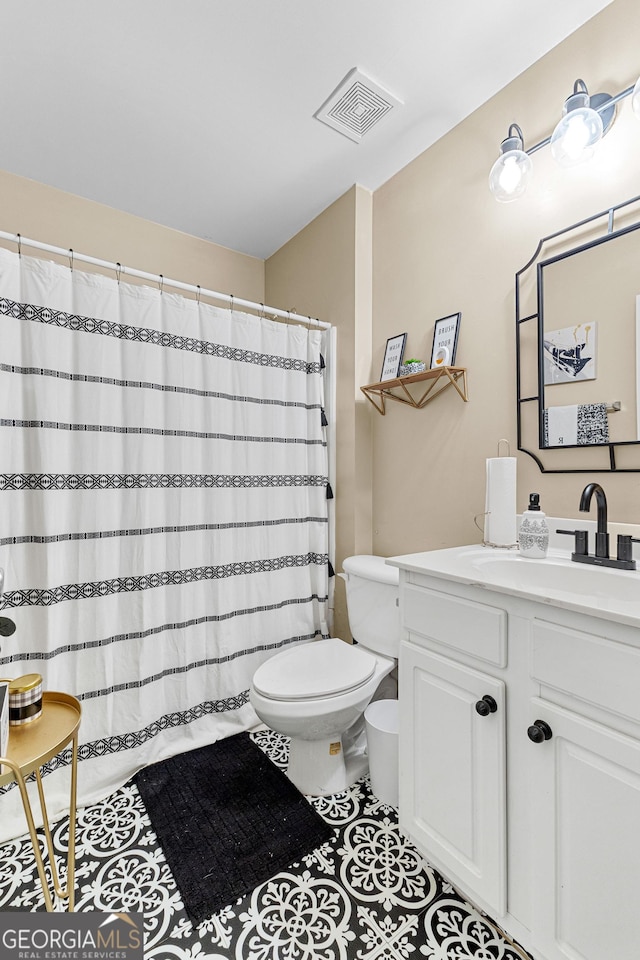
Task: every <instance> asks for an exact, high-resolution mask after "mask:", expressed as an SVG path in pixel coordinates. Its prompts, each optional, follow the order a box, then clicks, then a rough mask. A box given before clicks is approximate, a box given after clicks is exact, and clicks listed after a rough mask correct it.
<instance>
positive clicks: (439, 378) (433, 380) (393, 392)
mask: <svg viewBox="0 0 640 960" xmlns="http://www.w3.org/2000/svg"><path fill="white" fill-rule="evenodd" d="M416 383H425V384H427V386H426V389H425V390H424V391H423V393H422V394H421V395H419V396H416V395H414V394H413V393H412V392H411V391H410V390H409V389H408V388H409V387H410V386H412V385H414V384H416ZM451 386H453V387H455V389H456V391H457V392H458V395H459V396H460V398H461V399H462V400H464V401H465V403H466V402H467V401H468V399H469V398H468V396H467V370H466V367H437V368H435V369H433V370H425V371H423V373H414V374H410V375H409V376H407V377H396V378H395V379H393V380H383V381H381V382H379V383H370V384H368V385H367V386H366V387H360V389H361V390H362V392H363V393H364V395H365V397H366V398H367V400H369V401H370V402H371V403H372V404H373V406H374V407H375V408H376V410H377V411H378V413H380V414H382V416H383V417H384V415H385V413H386V409H385V401H386V400H394V401H396V402H397V403H405V404H407V405H408V406H410V407H415V408H416V409H417V410H421V409H422V408H423V407H424V406H426V405H427V403H429V402H430V401H431V400H433V399H435V397H437V396H438V395H439V394H441V393H442V392H443V390H446V389H447V387H451Z"/></svg>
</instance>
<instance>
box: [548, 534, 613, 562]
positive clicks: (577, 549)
mask: <svg viewBox="0 0 640 960" xmlns="http://www.w3.org/2000/svg"><path fill="white" fill-rule="evenodd" d="M556 533H564V534H566V535H567V536H569V537H575V543H574V548H573V556H578V557H586V555H587V554H588V552H589V531H588V530H556ZM629 546H631V545H629Z"/></svg>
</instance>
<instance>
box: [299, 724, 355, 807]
mask: <svg viewBox="0 0 640 960" xmlns="http://www.w3.org/2000/svg"><path fill="white" fill-rule="evenodd" d="M344 736H345V739H346V735H344ZM368 769H369V758H368V756H367V753H366V748H365V745H364V744H357V745H353V744H351V745H349V747H348V749H346V750H345V747H344V745H343V741H342V738H341V737H340V736H334V737H327V738H326V739H322V740H300V739H298V738H297V737H291V741H290V743H289V766H288V768H287V776H288V777H289V779H290V780H291V782H292V783H293V784H294V785H295V786H296V787H297V788H298V790H299V791H300V793H304V794H306V795H307V796H310V797H327V796H329V795H330V794H332V793H341V792H342V791H343V790H346V789H347V788H348V787H350V786H351V784H352V783H355V781H356V780H359V779H360V777H363V776H364V775H365V773H366V772H367V770H368Z"/></svg>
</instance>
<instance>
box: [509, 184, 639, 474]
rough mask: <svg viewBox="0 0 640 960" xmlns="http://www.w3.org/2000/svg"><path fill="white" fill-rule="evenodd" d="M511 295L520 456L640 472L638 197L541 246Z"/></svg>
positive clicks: (552, 469)
mask: <svg viewBox="0 0 640 960" xmlns="http://www.w3.org/2000/svg"><path fill="white" fill-rule="evenodd" d="M515 286H516V290H515V293H516V360H517V420H518V423H517V427H518V449H519V450H522V451H523V452H524V453H527V454H529V456H531V457H533V459H534V460H535V461H536V463H537V464H538V466H539V468H540V470H541V471H543V472H545V473H587V472H594V471H607V472H610V471H620V472H625V471H627V472H640V387H639V383H640V197H635V198H634V199H633V200H628V201H626V202H625V203H622V204H619V205H617V206H615V207H612V208H610V209H608V210H605V211H603V212H601V213H599V214H596V215H595V216H593V217H589V218H588V219H586V220H582V221H580V223H577V224H574V225H573V226H571V227H568V228H567V229H565V230H561V231H558V232H557V233H555V234H552V235H550V236H549V237H545V238H543V239H542V240H541V241H540V243H539V244H538V247H537V249H536V251H535V253H534V255H533V257H532V258H531V260H529V262H528V263H526V264H525V266H524V267H523V268H522V269H521V270H519V271H518V273H517V274H516V285H515Z"/></svg>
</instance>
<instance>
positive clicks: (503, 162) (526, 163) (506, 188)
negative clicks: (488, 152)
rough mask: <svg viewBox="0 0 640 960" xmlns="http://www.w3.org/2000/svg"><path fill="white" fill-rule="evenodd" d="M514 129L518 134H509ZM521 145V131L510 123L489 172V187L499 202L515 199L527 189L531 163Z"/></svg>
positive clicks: (531, 167)
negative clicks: (507, 133) (506, 134)
mask: <svg viewBox="0 0 640 960" xmlns="http://www.w3.org/2000/svg"><path fill="white" fill-rule="evenodd" d="M514 129H515V130H516V131H517V132H518V134H519V136H511V131H512V130H514ZM522 147H523V142H522V131H521V130H520V127H518V126H517V125H516V124H512V125H511V127H510V128H509V136H508V137H507V139H506V140H503V141H502V143H501V145H500V156H499V157H498V159H497V160H496V162H495V163H494V165H493V166H492V168H491V173H490V174H489V189H490V190H491V193H492V194H493V195H494V197H495V198H496V200H499V201H500V203H508V202H509V201H510V200H516V199H517V198H518V197H521V196H522V194H523V193H524V192H525V190H526V189H527V185H528V183H529V177H530V176H531V171H532V169H533V164H532V163H531V158H530V157H529V155H528V154H526V153H525V152H524V150H523V149H522Z"/></svg>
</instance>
